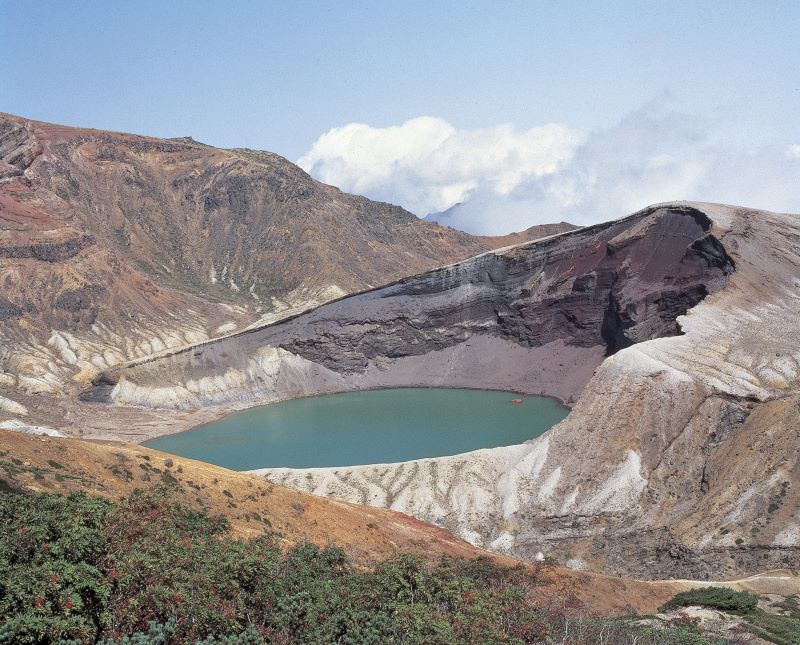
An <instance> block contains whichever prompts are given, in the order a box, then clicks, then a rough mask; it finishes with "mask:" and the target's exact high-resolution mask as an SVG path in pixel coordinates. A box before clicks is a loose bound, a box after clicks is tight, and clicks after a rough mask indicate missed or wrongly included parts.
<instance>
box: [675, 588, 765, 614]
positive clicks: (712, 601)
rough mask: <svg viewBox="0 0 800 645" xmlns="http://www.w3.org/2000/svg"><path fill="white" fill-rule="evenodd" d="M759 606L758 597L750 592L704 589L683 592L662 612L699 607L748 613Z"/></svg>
mask: <svg viewBox="0 0 800 645" xmlns="http://www.w3.org/2000/svg"><path fill="white" fill-rule="evenodd" d="M757 604H758V596H756V595H755V594H752V593H750V592H749V591H734V590H733V589H731V588H730V587H703V588H702V589H691V590H689V591H681V592H680V593H679V594H676V595H675V596H674V597H673V598H672V599H671V600H669V601H668V602H666V603H665V604H664V605H662V607H661V611H669V610H670V609H678V608H679V607H689V606H690V605H697V606H699V607H709V608H711V609H722V610H725V611H737V612H746V611H749V610H751V609H753V608H754V607H755V606H756V605H757Z"/></svg>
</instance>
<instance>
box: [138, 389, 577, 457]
mask: <svg viewBox="0 0 800 645" xmlns="http://www.w3.org/2000/svg"><path fill="white" fill-rule="evenodd" d="M511 399H522V403H520V404H514V403H511ZM567 412H569V410H567V409H566V408H564V407H563V406H561V405H560V404H559V403H558V402H556V401H554V400H553V399H548V398H544V397H538V396H522V395H519V394H512V393H509V392H486V391H482V390H455V389H428V388H402V389H392V390H371V391H366V392H346V393H343V394H331V395H327V396H313V397H308V398H304V399H295V400H292V401H284V402H282V403H273V404H272V405H264V406H260V407H257V408H250V409H249V410H244V411H242V412H236V413H234V414H231V415H229V416H226V417H224V418H223V419H220V420H219V421H216V422H214V423H209V424H208V425H204V426H200V427H198V428H195V429H194V430H189V431H187V432H182V433H180V434H176V435H170V436H167V437H161V438H158V439H153V440H151V441H148V442H147V443H145V444H144V445H146V446H147V447H148V448H155V449H157V450H163V451H165V452H169V453H172V454H175V455H181V456H183V457H189V458H191V459H199V460H201V461H206V462H209V463H212V464H217V465H219V466H224V467H226V468H232V469H234V470H251V469H253V468H268V467H280V466H286V467H290V468H314V467H322V466H352V465H358V464H379V463H391V462H395V461H406V460H409V459H419V458H422V457H441V456H443V455H455V454H458V453H460V452H467V451H469V450H476V449H478V448H494V447H497V446H509V445H513V444H517V443H522V442H523V441H526V440H528V439H532V438H533V437H538V436H539V435H540V434H542V433H543V432H544V431H545V430H547V429H548V428H550V427H552V426H553V425H555V424H556V423H558V422H559V421H561V420H562V419H563V418H564V417H565V416H567Z"/></svg>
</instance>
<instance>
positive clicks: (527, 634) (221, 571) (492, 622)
mask: <svg viewBox="0 0 800 645" xmlns="http://www.w3.org/2000/svg"><path fill="white" fill-rule="evenodd" d="M537 584H540V579H539V578H538V577H537V575H536V573H535V572H531V571H530V570H526V569H523V568H514V569H501V568H498V567H496V566H494V565H493V564H492V563H491V562H490V561H489V560H485V559H477V560H472V561H467V560H461V559H450V558H443V559H441V560H440V561H438V562H437V563H435V564H430V563H427V562H425V561H423V560H422V559H420V558H416V557H413V556H410V555H399V556H397V557H395V558H392V559H390V560H388V561H385V562H381V563H379V564H377V565H376V566H374V567H373V568H371V569H370V570H362V569H359V568H357V567H355V566H354V565H353V563H352V562H350V560H349V559H348V558H347V557H346V555H345V553H344V552H342V551H341V550H340V549H337V548H324V549H320V548H318V547H316V546H313V545H311V544H300V545H296V546H294V547H292V548H290V549H289V550H288V551H287V550H285V549H281V548H280V539H279V536H277V535H275V534H267V535H264V536H262V537H259V538H256V539H252V540H240V539H236V538H234V537H233V536H232V535H231V533H230V530H229V527H228V523H227V521H226V520H225V518H222V517H212V516H209V515H208V514H207V513H206V512H204V511H198V510H194V509H191V508H188V507H186V506H184V505H182V504H180V503H178V502H176V501H175V500H174V499H173V497H172V495H171V493H170V491H169V489H162V490H158V491H156V492H148V493H143V492H137V493H135V494H134V495H132V496H131V497H130V498H128V499H126V500H124V501H122V502H120V503H112V502H109V501H107V500H104V499H100V498H96V497H90V496H87V495H84V494H76V495H71V496H69V497H64V496H60V495H50V494H37V495H27V496H26V495H19V494H15V493H11V492H5V493H1V494H0V643H23V644H25V643H29V644H33V643H36V644H38V643H59V642H61V643H94V642H100V643H107V644H110V643H127V644H131V645H132V644H134V643H135V644H141V643H165V644H166V643H197V642H203V643H426V644H436V643H476V644H477V643H480V644H483V643H589V642H592V643H638V644H660V643H664V644H672V643H674V644H677V643H682V644H683V643H696V644H698V645H702V644H706V643H712V642H724V641H710V640H708V639H707V638H706V637H704V636H702V635H701V634H700V633H699V632H698V631H697V630H696V629H695V628H694V627H693V626H691V625H690V626H679V627H673V628H669V629H656V628H652V627H646V626H641V625H637V624H636V623H635V622H633V621H632V620H627V621H622V620H620V621H612V620H596V619H590V618H588V617H587V616H586V615H585V614H583V613H582V611H581V609H580V607H578V606H577V603H575V602H574V601H572V600H571V599H570V598H558V599H556V601H554V602H550V603H546V604H542V603H541V602H539V603H537V602H536V601H535V600H534V598H533V594H532V591H534V588H535V587H536V586H537Z"/></svg>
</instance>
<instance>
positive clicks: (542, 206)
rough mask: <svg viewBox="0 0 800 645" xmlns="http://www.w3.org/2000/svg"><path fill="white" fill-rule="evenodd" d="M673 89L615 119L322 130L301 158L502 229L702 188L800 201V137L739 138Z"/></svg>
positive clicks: (717, 195) (612, 210) (633, 206)
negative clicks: (585, 130) (771, 141)
mask: <svg viewBox="0 0 800 645" xmlns="http://www.w3.org/2000/svg"><path fill="white" fill-rule="evenodd" d="M735 139H736V137H729V136H726V134H725V132H724V131H723V128H722V127H721V126H719V125H715V123H712V122H709V121H708V120H706V119H702V118H699V117H697V116H693V115H690V114H686V113H682V112H679V111H676V110H674V109H672V107H671V101H670V99H669V97H666V98H665V97H661V98H659V100H658V101H654V102H653V103H651V104H649V105H647V106H645V107H643V108H641V109H639V110H637V111H635V112H632V113H631V114H629V115H628V116H627V117H626V118H624V119H623V120H622V121H621V122H620V123H618V124H616V125H615V126H613V127H611V128H608V129H606V130H601V131H597V132H593V133H589V134H581V133H579V132H577V131H576V130H574V129H571V128H569V127H568V126H566V125H563V124H548V125H545V126H542V127H539V128H533V129H531V130H526V131H517V130H515V129H514V128H513V126H511V125H500V126H496V127H492V128H486V129H482V130H473V131H464V130H457V129H456V128H454V127H453V126H452V125H450V124H449V123H447V122H446V121H443V120H442V119H437V118H433V117H420V118H418V119H412V120H410V121H407V122H406V123H404V124H402V125H400V126H394V127H389V128H373V127H370V126H368V125H363V124H358V123H352V124H349V125H346V126H344V127H341V128H334V129H333V130H331V131H329V132H328V133H326V134H324V135H322V136H321V137H320V138H319V139H318V140H317V141H316V142H315V143H314V145H313V146H312V148H311V150H309V152H308V153H306V154H305V155H303V157H302V158H301V159H300V160H299V162H298V163H299V164H300V165H301V166H302V167H303V168H305V169H306V170H307V171H308V172H309V173H310V174H311V175H312V176H314V177H316V178H317V179H320V180H322V181H324V182H327V183H331V184H334V185H337V186H339V187H340V188H342V189H343V190H346V191H350V192H355V193H360V194H364V195H367V196H369V197H372V198H375V199H381V200H384V201H390V202H394V203H397V204H400V205H402V206H404V207H406V208H408V209H409V210H411V211H412V212H415V213H417V214H418V215H426V214H428V213H435V212H440V211H447V209H450V210H449V211H447V212H446V213H444V214H443V215H440V216H439V219H440V221H441V222H442V223H445V224H449V225H451V226H454V227H456V228H461V229H464V230H467V231H470V232H475V233H488V234H502V233H507V232H509V231H512V230H521V229H524V228H527V227H529V226H532V225H534V224H541V223H546V222H555V221H561V220H567V221H571V222H574V223H577V224H589V223H593V222H597V221H603V220H608V219H612V218H615V217H619V216H621V215H624V214H626V213H630V212H633V211H635V210H637V209H639V208H642V207H644V206H647V205H648V204H652V203H656V202H661V201H669V200H678V199H693V200H703V201H717V202H726V203H733V204H742V205H747V206H754V207H760V208H767V209H771V210H778V211H798V210H800V181H799V180H800V144H794V145H790V146H789V147H788V148H787V147H786V145H785V144H784V145H782V146H781V145H764V144H760V145H756V144H751V145H750V146H748V147H746V148H745V147H743V144H741V143H732V141H734V140H735Z"/></svg>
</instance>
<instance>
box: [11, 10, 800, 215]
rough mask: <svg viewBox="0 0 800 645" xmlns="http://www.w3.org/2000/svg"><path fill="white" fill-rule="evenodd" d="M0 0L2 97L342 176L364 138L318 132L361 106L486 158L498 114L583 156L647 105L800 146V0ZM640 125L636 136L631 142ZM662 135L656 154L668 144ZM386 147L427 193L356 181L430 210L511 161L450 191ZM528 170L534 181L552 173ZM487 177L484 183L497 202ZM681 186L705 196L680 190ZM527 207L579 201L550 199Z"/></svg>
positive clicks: (34, 108) (723, 135)
mask: <svg viewBox="0 0 800 645" xmlns="http://www.w3.org/2000/svg"><path fill="white" fill-rule="evenodd" d="M0 5H1V6H0V9H1V10H2V18H0V42H2V44H3V51H4V53H5V57H4V64H3V65H2V66H1V67H0V111H6V112H12V113H16V114H22V115H24V116H28V117H31V118H36V119H41V120H46V121H53V122H58V123H67V124H74V125H83V126H91V127H98V128H106V129H114V130H123V131H129V132H137V133H142V134H152V135H158V136H181V135H187V134H191V135H192V136H194V137H195V138H196V139H199V140H202V141H205V142H208V143H211V144H214V145H219V146H231V147H232V146H248V147H252V148H261V149H268V150H272V151H275V152H278V153H279V154H282V155H284V156H286V157H288V158H290V159H292V160H297V159H299V158H301V157H304V156H305V157H306V158H307V162H306V164H305V165H306V166H307V167H308V168H309V169H310V170H312V174H316V175H317V176H319V177H321V178H323V179H325V178H326V177H327V178H330V177H329V176H335V177H337V178H338V179H339V183H340V184H343V187H344V188H350V189H352V187H353V185H354V184H355V183H357V182H356V181H355V180H354V177H353V176H351V175H353V173H355V172H356V169H355V167H353V168H351V169H350V171H349V172H350V174H348V171H347V166H348V163H350V162H348V161H347V159H348V158H351V157H352V156H353V154H356V153H357V155H358V157H359V160H360V162H361V163H362V165H363V163H364V162H365V160H366V163H369V161H370V155H371V154H373V153H372V152H370V149H369V147H368V146H367V147H362V148H359V149H358V150H357V151H356V153H353V151H352V150H349V149H347V150H344V151H343V150H341V149H339V148H335V149H334V148H331V145H332V143H331V140H329V141H328V144H331V145H328V146H327V148H326V149H325V150H324V151H322V152H321V153H319V151H318V152H314V146H315V145H316V144H318V143H319V138H320V137H321V135H323V134H324V133H326V132H328V131H330V130H331V129H332V128H339V129H341V128H343V127H345V126H347V125H348V124H353V123H357V124H364V125H367V126H370V127H371V128H374V129H376V130H377V131H378V132H379V133H380V132H381V129H386V128H392V127H400V126H402V124H404V123H406V122H408V121H410V120H414V119H417V118H418V117H433V118H435V119H438V120H441V122H442V123H444V124H446V125H447V126H451V127H452V132H451V131H450V130H447V132H451V134H453V133H455V134H454V136H455V135H458V136H462V135H463V136H462V139H463V141H462V144H461V145H459V146H455V147H457V148H458V150H460V152H459V154H462V155H469V150H470V144H469V142H471V141H473V140H474V139H475V136H477V137H478V138H479V139H480V141H482V142H483V143H482V144H481V145H478V146H477V147H476V150H478V151H482V152H481V153H480V154H483V155H484V156H485V155H489V156H492V154H493V153H492V152H491V150H488V149H487V147H486V145H485V144H486V141H487V140H488V141H489V142H490V143H491V140H492V137H495V136H499V135H498V134H497V132H498V131H497V130H496V128H497V127H498V126H501V125H504V124H505V125H510V126H512V128H513V133H512V134H514V133H516V135H524V134H525V133H529V132H530V131H531V130H532V129H535V128H540V127H542V126H545V125H547V124H563V125H564V126H565V127H567V128H569V129H570V131H571V132H572V133H573V134H576V133H577V135H579V137H578V139H574V138H573V139H570V141H571V143H569V145H566V147H565V148H563V149H562V151H563V150H567V152H568V153H569V151H570V150H571V153H570V154H572V155H573V157H576V156H577V157H579V156H580V152H581V150H583V147H582V146H585V145H590V144H592V142H593V141H594V142H595V144H596V138H597V137H598V136H600V137H601V138H602V137H606V138H608V136H613V135H612V133H613V131H614V130H615V129H617V128H619V126H620V124H622V123H623V122H624V121H625V120H626V119H630V118H631V115H636V114H640V115H641V114H642V110H645V111H647V110H653V109H655V110H656V111H658V112H660V113H661V117H664V118H666V119H667V121H669V120H670V119H671V118H672V115H675V114H680V115H683V117H685V118H687V119H690V120H692V119H694V120H698V121H701V122H702V123H703V124H704V125H702V126H696V127H697V131H696V132H695V133H694V134H691V133H689V134H688V135H687V136H688V137H689V139H692V138H693V137H694V138H697V137H700V138H704V140H705V141H707V142H708V141H709V139H711V140H713V143H714V145H715V146H718V145H720V144H724V146H726V150H727V151H726V152H725V153H719V154H722V155H723V156H727V157H729V156H730V155H733V154H736V155H740V156H741V155H747V154H751V155H753V154H762V153H764V151H765V150H767V149H772V150H773V153H774V156H775V158H776V159H777V158H778V157H780V156H781V154H783V155H784V157H785V158H786V159H787V160H788V161H789V162H791V164H793V163H794V157H793V156H792V154H791V153H789V152H787V151H791V150H792V149H793V148H791V146H793V145H796V144H800V71H799V70H800V44H799V43H800V38H798V34H800V3H798V2H796V1H792V2H735V1H730V2H724V3H721V2H669V3H667V2H618V3H617V2H557V3H556V2H548V3H544V2H542V3H537V2H519V3H516V2H488V1H487V2H430V1H429V2H409V1H407V2H394V3H392V2H349V3H348V2H343V1H338V2H288V3H287V2H281V3H270V2H257V3H248V2H199V1H197V0H195V1H194V2H148V1H137V2H92V1H83V2H74V3H69V2H45V1H39V2H35V3H27V2H17V1H13V2H12V1H10V0H0ZM666 104H668V106H669V108H668V110H667V112H666V113H665V112H664V110H663V105H666ZM661 117H659V118H661ZM647 119H649V120H650V121H653V120H655V121H658V118H655V119H654V118H653V117H652V115H649V116H647ZM684 125H685V124H684ZM651 127H653V128H655V132H654V136H661V135H663V133H660V132H659V130H660V129H663V128H664V127H672V126H670V125H668V124H665V123H655V124H652V123H651ZM690 129H691V128H690ZM412 130H413V128H412ZM404 132H406V131H405V130H401V131H400V135H401V136H405V135H404ZM470 133H473V134H474V133H479V134H478V135H474V136H473V135H471V134H470ZM698 133H699V134H698ZM445 134H446V133H445ZM516 135H514V136H516ZM443 136H444V135H443ZM444 138H445V139H447V137H446V136H445V137H444ZM568 138H569V137H568ZM512 139H513V136H512ZM517 139H518V140H519V141H522V143H519V142H517V143H512V144H509V146H510V147H509V146H506V148H504V149H503V150H504V152H503V153H502V154H506V155H507V156H508V160H507V161H508V164H509V165H513V162H514V159H515V158H516V157H517V156H518V154H519V149H520V146H523V145H528V144H529V143H530V141H534V142H535V140H536V137H535V136H533V138H531V137H527V138H525V137H522V138H521V139H520V138H519V137H518V138H517ZM517 139H514V141H517ZM443 140H444V139H443ZM646 141H647V137H646V135H645V141H644V143H643V144H639V145H645V146H646ZM464 142H466V143H464ZM525 142H528V143H525ZM450 143H451V144H452V141H451V142H450ZM662 144H663V145H662V147H663V148H664V149H665V150H667V152H665V153H659V154H660V155H661V156H662V157H664V155H667V154H668V153H669V152H670V150H671V148H670V145H672V144H670V143H668V142H662ZM337 145H338V144H337ZM342 145H345V144H342ZM374 145H376V146H378V147H380V146H382V145H383V139H381V138H380V137H378V139H377V142H374ZM448 145H449V146H450V148H453V147H454V146H453V145H450V144H448ZM682 145H684V146H685V142H684V143H683V144H682ZM570 146H571V147H570ZM611 147H612V149H613V145H612V146H611ZM487 150H488V151H487ZM734 150H735V151H734ZM380 152H381V153H382V152H383V151H382V150H380ZM584 152H585V151H584ZM309 153H313V154H311V155H310V156H309ZM409 154H410V153H409ZM437 154H439V153H438V152H437ZM448 154H449V155H452V154H456V153H453V152H452V151H451V152H449V153H448ZM598 154H599V153H598ZM326 155H327V156H326ZM348 155H349V156H348ZM556 156H557V157H558V159H560V160H561V161H558V162H557V163H556V165H558V163H561V164H562V166H559V168H562V169H563V167H564V164H567V165H569V164H571V163H572V161H563V154H561V152H559V153H558V154H557V155H556ZM584 156H585V155H584ZM687 156H688V157H691V156H692V155H691V153H689V152H687ZM797 156H798V159H800V152H798V155H797ZM664 158H665V157H664ZM414 159H417V161H416V162H414ZM449 159H451V156H447V155H445V158H444V159H443V160H442V159H440V162H441V163H442V164H445V165H446V164H447V163H449V162H448V160H449ZM459 160H460V161H463V159H462V158H459ZM387 163H391V164H394V165H397V164H399V165H400V166H401V167H403V168H406V169H407V170H408V169H409V168H410V170H409V172H410V175H411V177H410V178H406V180H407V182H408V183H409V184H410V188H409V190H412V191H413V190H414V186H415V185H418V184H415V182H419V185H421V186H422V189H423V190H426V189H428V188H430V189H431V190H432V191H433V192H432V193H431V194H434V198H431V199H429V200H427V201H426V200H425V199H421V198H419V194H417V193H415V194H414V195H409V194H408V192H407V191H406V192H405V193H404V192H402V191H399V192H398V190H394V192H393V191H392V190H387V189H386V188H385V187H382V186H384V184H386V181H384V180H382V183H381V182H377V183H375V182H373V184H374V185H373V184H370V185H368V186H367V187H366V189H364V190H362V191H361V192H365V193H367V194H370V196H373V197H385V198H389V197H391V198H393V199H394V200H395V201H405V202H406V204H404V205H411V204H412V203H413V204H416V206H415V210H416V211H417V212H418V214H423V215H424V214H425V213H424V212H420V211H426V210H436V209H440V206H441V204H447V203H448V199H447V198H446V196H447V195H456V197H455V199H458V200H459V201H460V202H462V203H463V202H465V201H469V200H471V199H473V198H475V201H476V203H477V201H478V200H477V197H478V196H480V195H481V194H482V192H483V193H486V190H484V189H485V188H486V186H485V184H486V182H491V181H493V180H494V179H496V177H494V179H493V178H492V177H489V176H488V175H490V174H491V173H495V175H497V173H498V172H500V173H502V172H505V171H504V170H503V169H500V170H498V168H497V167H492V168H489V169H483V170H481V169H478V170H475V171H474V172H475V173H477V174H476V176H474V177H473V176H468V177H466V179H465V178H464V176H462V175H463V174H464V173H463V172H462V173H461V175H459V177H458V178H456V179H458V182H460V183H459V185H460V186H462V187H463V188H464V189H463V190H462V191H461V192H460V193H459V191H458V190H456V189H453V188H452V186H450V185H449V184H448V189H447V191H444V192H442V191H439V192H436V187H435V186H434V187H433V188H431V186H429V185H428V184H430V178H426V177H425V176H419V172H418V168H416V167H414V163H417V164H419V163H428V161H426V160H425V157H424V155H420V154H417V153H416V152H415V153H413V154H411V156H407V157H406V158H404V159H403V160H400V161H398V160H397V159H394V160H390V161H389V162H387ZM759 163H761V164H763V160H761V161H759ZM776 163H777V162H776ZM545 165H546V164H545ZM543 167H544V166H541V165H540V166H537V169H536V170H533V171H531V172H533V173H534V175H535V176H536V179H537V181H540V180H541V179H542V177H544V176H547V177H550V176H551V175H552V174H553V173H554V172H561V170H554V171H553V172H552V173H551V172H549V171H547V170H542V168H543ZM331 168H334V169H335V170H336V172H334V171H332V170H331ZM343 168H344V169H345V170H342V169H343ZM736 172H741V168H738V169H737V170H736ZM481 173H483V174H481ZM487 173H488V174H487ZM537 173H538V174H537ZM542 173H544V174H542ZM467 174H468V173H467ZM423 175H424V173H423ZM526 182H527V183H526ZM506 183H507V182H506ZM506 183H504V184H503V185H504V186H505V185H506ZM540 183H541V182H540ZM723 183H724V182H723ZM523 184H525V186H524V188H525V191H527V194H530V193H531V189H532V188H535V189H536V190H539V191H540V192H541V191H542V190H544V191H545V192H546V191H551V190H555V189H553V188H552V187H541V186H540V187H539V188H536V186H533V187H532V186H530V185H529V184H530V182H528V181H527V180H525V181H523ZM493 185H494V184H493ZM470 186H472V188H470ZM557 190H562V189H561V188H559V189H557ZM698 190H700V192H701V193H702V192H703V190H706V192H708V193H709V196H710V197H714V198H717V197H718V195H717V193H716V192H714V191H713V190H708V189H698ZM720 190H722V189H720ZM465 191H466V192H465ZM515 191H517V187H513V188H512V189H511V192H510V193H508V192H507V193H505V194H502V195H500V196H501V197H503V198H508V197H509V195H511V194H512V193H514V192H515ZM495 192H496V191H495ZM501 192H502V191H501ZM645 192H646V191H645ZM690 192H691V191H690ZM718 192H719V191H718ZM711 193H713V194H711ZM491 194H492V193H491V190H490V191H489V192H488V193H487V194H486V195H484V197H486V199H488V200H489V201H491ZM685 196H688V197H696V196H697V195H694V194H690V195H676V196H675V197H676V198H678V197H685ZM733 196H734V197H737V198H738V197H739V196H738V195H733ZM643 197H644V196H643ZM699 197H703V195H702V194H700V195H699ZM722 197H724V194H723V195H722ZM794 199H795V197H794V196H791V195H790V196H788V197H785V198H783V197H782V198H781V199H780V200H776V204H777V206H783V205H784V204H785V203H788V204H789V205H791V204H793V203H794V201H793V200H794ZM450 201H452V200H450ZM551 201H552V200H551ZM562 201H563V200H562ZM573 202H574V200H573ZM499 203H500V202H498V204H499ZM576 203H577V202H576ZM626 205H627V203H626ZM767 206H773V207H774V206H775V205H772V204H767ZM531 207H535V208H545V207H546V208H550V209H555V211H558V212H554V214H556V215H558V214H563V215H570V214H572V215H576V213H575V212H571V211H569V210H568V209H567V210H564V209H563V208H562V209H561V210H560V211H559V208H560V207H555V206H553V205H552V203H550V202H548V203H546V204H545V203H543V202H541V203H540V202H537V203H532V204H531ZM579 207H580V205H579ZM619 207H620V208H621V207H622V204H620V205H619ZM797 209H798V210H800V204H797ZM613 215H616V213H613ZM531 217H533V216H531ZM536 217H537V218H541V217H544V218H545V219H547V217H545V215H544V214H537V215H536ZM518 219H519V218H518ZM522 219H523V220H524V219H525V218H524V217H523V218H522ZM514 223H515V225H516V223H517V220H514ZM520 223H525V222H522V221H521V220H520ZM508 224H509V225H510V224H511V222H510V221H509V222H508ZM504 225H505V224H504ZM479 228H480V227H479ZM487 230H488V229H487Z"/></svg>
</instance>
